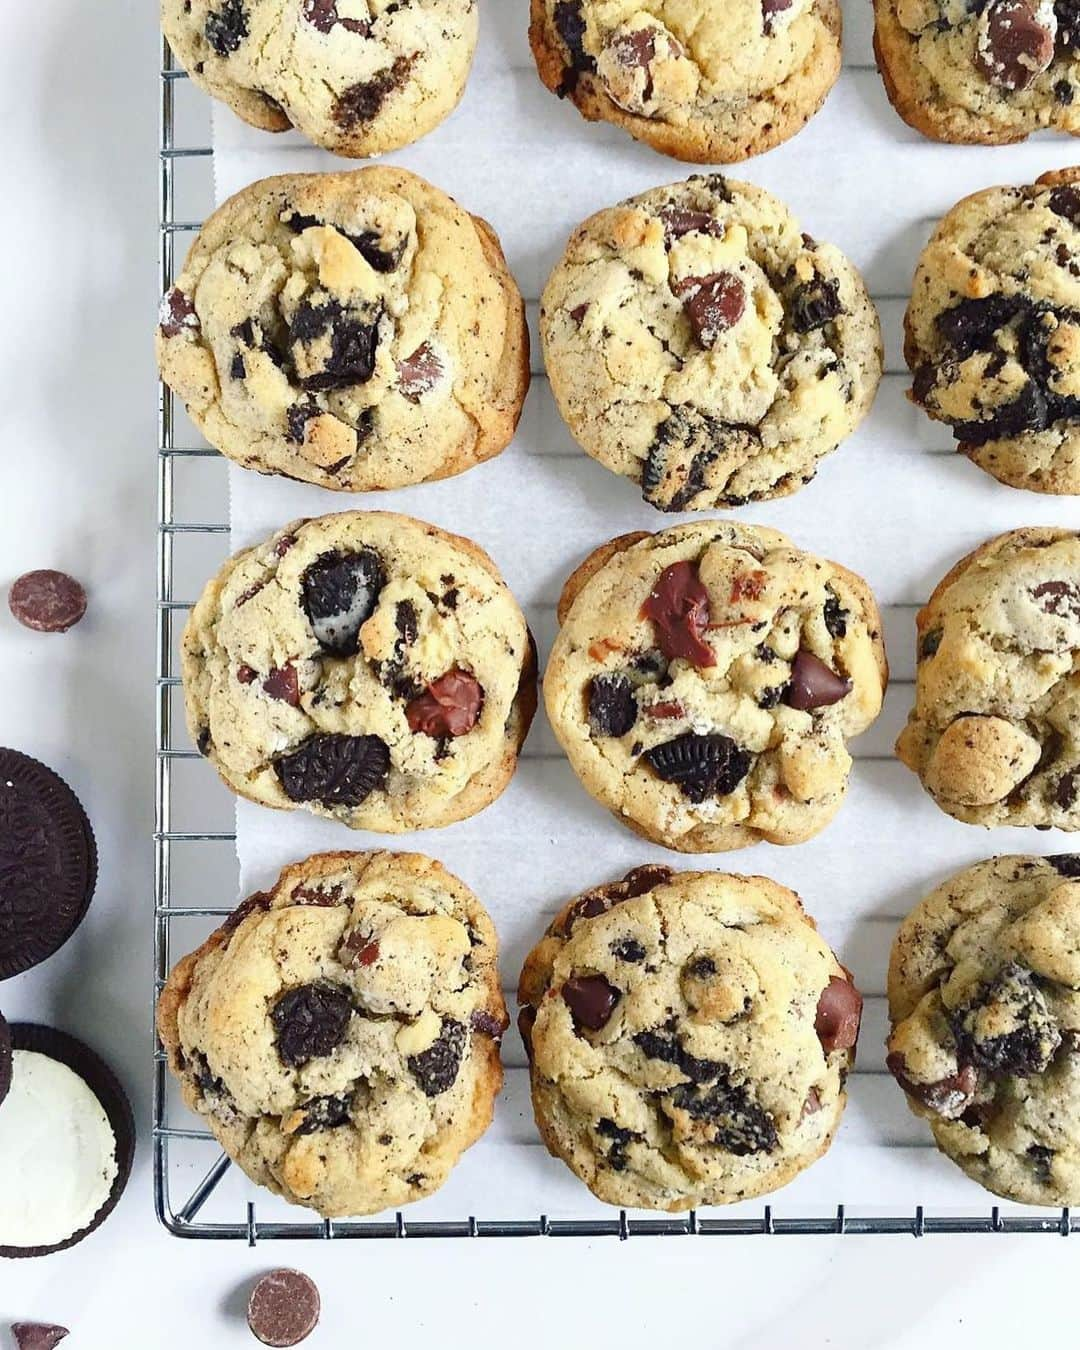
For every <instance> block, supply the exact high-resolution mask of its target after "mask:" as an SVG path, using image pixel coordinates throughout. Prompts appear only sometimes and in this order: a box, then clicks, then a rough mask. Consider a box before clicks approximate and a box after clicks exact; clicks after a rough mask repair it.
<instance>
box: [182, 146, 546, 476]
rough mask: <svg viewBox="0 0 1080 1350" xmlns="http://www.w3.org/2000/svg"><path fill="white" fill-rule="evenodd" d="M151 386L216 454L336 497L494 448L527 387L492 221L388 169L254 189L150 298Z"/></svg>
mask: <svg viewBox="0 0 1080 1350" xmlns="http://www.w3.org/2000/svg"><path fill="white" fill-rule="evenodd" d="M157 351H158V363H159V365H160V367H161V375H162V379H163V380H164V381H165V383H166V384H168V385H169V386H170V387H171V388H172V389H173V390H174V391H175V392H176V394H177V395H178V396H179V397H180V398H181V399H182V400H183V402H184V403H185V405H186V406H187V411H188V414H189V416H190V417H191V418H192V420H193V421H194V422H195V424H196V426H198V428H199V430H200V431H201V432H202V433H203V435H205V436H206V438H207V439H208V440H209V441H210V443H211V444H212V445H215V446H216V447H217V448H218V449H219V450H221V451H222V452H223V453H224V454H226V455H228V456H229V458H230V459H234V460H236V462H237V463H238V464H242V465H244V467H245V468H249V469H257V470H259V471H260V472H262V473H280V474H283V475H285V476H287V477H290V478H297V479H300V480H301V481H303V482H306V483H316V484H318V485H319V486H321V487H327V488H334V489H337V490H340V491H343V492H367V491H370V490H372V489H374V488H392V487H403V486H406V485H408V484H410V483H421V482H425V481H427V480H428V479H432V478H446V477H449V476H450V475H452V474H457V473H461V472H462V471H463V470H465V469H468V468H471V467H472V466H473V465H474V464H478V463H480V462H481V461H482V460H485V459H490V458H491V457H492V456H493V455H497V454H498V453H499V452H500V451H501V450H503V449H505V447H506V445H507V444H508V443H509V441H510V438H511V437H512V436H513V434H514V428H515V427H516V425H517V420H518V417H519V416H520V414H521V405H522V402H523V401H524V398H525V393H526V390H527V389H528V385H529V338H528V329H527V328H526V326H525V316H524V307H523V305H522V300H521V295H520V293H519V292H518V289H517V287H516V286H515V285H514V280H513V278H512V277H511V275H510V273H509V271H508V270H507V267H506V261H505V259H504V258H503V255H502V250H501V249H500V247H499V242H498V240H497V238H496V236H495V232H494V231H493V230H492V228H491V226H490V225H488V224H487V223H486V221H483V220H480V219H479V218H478V217H476V216H470V215H469V214H468V213H467V212H465V211H463V210H462V209H461V208H460V207H459V206H457V205H456V204H455V203H454V202H452V201H451V200H450V198H449V197H447V196H446V195H445V194H444V193H442V192H440V191H439V190H438V188H434V187H432V186H431V185H430V184H429V183H425V182H424V181H423V179H421V178H417V177H416V176H415V175H414V174H411V173H408V172H406V171H405V170H404V169H397V168H391V167H389V166H387V167H378V168H370V169H358V170H355V171H353V172H351V173H336V174H288V175H284V176H282V177H280V178H267V179H263V180H262V181H261V182H258V183H253V184H252V185H251V186H250V187H248V188H245V189H244V191H243V192H240V193H238V194H237V195H236V196H235V197H233V198H232V199H231V200H229V201H227V202H226V203H225V204H224V205H223V206H222V207H220V208H219V209H218V210H217V211H216V212H215V213H214V214H213V215H212V216H211V217H210V219H209V220H208V221H207V222H206V224H205V225H204V226H203V228H202V230H201V231H200V233H199V236H198V238H197V239H196V241H195V243H194V245H193V246H192V249H191V252H190V253H189V254H188V257H187V261H186V262H185V264H184V267H183V270H182V271H181V273H180V275H179V277H178V278H177V280H176V285H175V286H173V287H172V289H171V290H170V291H169V292H168V293H167V294H166V296H165V297H164V299H163V301H162V305H161V315H160V323H159V326H158V335H157Z"/></svg>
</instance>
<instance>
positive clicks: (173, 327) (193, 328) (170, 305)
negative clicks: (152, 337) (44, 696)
mask: <svg viewBox="0 0 1080 1350" xmlns="http://www.w3.org/2000/svg"><path fill="white" fill-rule="evenodd" d="M158 327H159V328H160V329H161V331H162V333H163V334H164V336H165V337H168V338H173V337H179V335H180V334H181V333H182V332H183V331H184V329H185V328H186V329H187V330H188V331H189V332H193V333H194V332H197V331H198V329H199V316H198V315H197V314H196V313H195V304H194V302H193V301H192V300H190V299H189V298H188V296H186V295H185V294H184V292H183V291H182V290H181V289H180V288H179V286H173V287H172V289H171V290H169V291H166V293H165V295H164V297H163V299H162V301H161V308H160V310H159V311H158Z"/></svg>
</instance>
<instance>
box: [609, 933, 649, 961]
mask: <svg viewBox="0 0 1080 1350" xmlns="http://www.w3.org/2000/svg"><path fill="white" fill-rule="evenodd" d="M611 954H612V956H614V957H615V958H616V960H618V961H628V962H630V964H631V965H636V964H637V963H638V962H639V961H644V960H645V948H644V947H643V946H642V945H641V943H640V942H639V941H638V940H637V938H622V939H620V940H619V941H618V942H613V943H612V944H611Z"/></svg>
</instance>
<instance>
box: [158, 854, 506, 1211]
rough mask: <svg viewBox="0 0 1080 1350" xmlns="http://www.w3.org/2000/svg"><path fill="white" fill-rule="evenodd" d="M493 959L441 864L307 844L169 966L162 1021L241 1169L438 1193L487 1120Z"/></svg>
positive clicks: (330, 1185)
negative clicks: (310, 850) (318, 850)
mask: <svg viewBox="0 0 1080 1350" xmlns="http://www.w3.org/2000/svg"><path fill="white" fill-rule="evenodd" d="M497 955H498V953H497V948H496V938H495V930H494V928H493V927H492V924H491V920H490V919H489V918H488V915H487V913H486V912H485V910H484V909H483V907H482V906H481V904H480V902H479V901H478V900H477V898H476V896H474V895H473V894H472V892H471V891H470V890H469V889H468V888H467V887H466V886H464V885H463V884H462V883H461V882H460V881H458V880H457V878H456V877H454V876H451V874H450V873H449V872H447V871H446V869H445V868H444V867H443V866H442V865H441V864H440V863H437V862H434V861H432V860H431V859H430V858H425V857H422V856H420V855H419V854H407V853H381V852H380V853H323V854H318V855H316V856H314V857H311V858H307V859H305V860H304V861H303V862H298V863H294V864H293V865H292V866H291V867H286V868H285V870H284V871H283V872H282V873H281V875H280V877H278V879H277V882H276V883H275V884H274V886H273V888H272V889H271V890H270V891H268V892H265V893H259V894H256V895H253V896H251V897H250V898H249V899H248V900H246V901H245V902H244V903H243V904H242V905H240V906H239V908H238V909H237V910H236V911H235V912H234V913H233V914H232V915H231V917H230V918H229V919H227V920H226V921H225V923H224V924H223V925H222V926H221V927H220V928H219V929H218V930H217V931H216V932H214V933H212V934H211V935H210V937H209V938H208V939H207V940H206V942H204V943H203V945H202V946H201V947H200V948H199V950H198V951H196V952H194V953H192V954H191V955H190V956H185V957H184V958H183V960H182V961H180V962H179V963H178V964H177V966H176V967H175V969H174V970H173V972H172V974H171V975H170V976H169V979H168V981H167V983H166V985H165V988H164V990H163V991H162V994H161V999H160V1002H159V1004H158V1029H159V1032H160V1035H161V1039H162V1042H163V1043H164V1045H165V1047H166V1050H167V1051H168V1056H169V1067H170V1068H171V1069H172V1071H173V1073H174V1074H175V1075H176V1076H177V1078H178V1079H179V1080H180V1086H181V1089H182V1091H183V1098H184V1102H185V1104H186V1105H187V1106H188V1107H189V1108H190V1109H191V1110H192V1111H196V1112H197V1113H198V1114H199V1115H201V1116H203V1117H204V1118H205V1120H206V1123H207V1124H208V1125H209V1127H210V1129H211V1130H213V1132H214V1135H215V1136H216V1137H217V1139H218V1140H219V1142H220V1143H221V1146H222V1147H223V1148H224V1149H225V1151H226V1152H227V1153H228V1154H229V1156H230V1157H231V1158H233V1159H234V1161H235V1162H237V1163H238V1164H239V1165H240V1167H241V1168H243V1170H244V1172H246V1173H247V1175H248V1176H249V1177H250V1178H251V1179H252V1180H253V1181H256V1182H258V1183H259V1184H260V1185H262V1186H267V1187H269V1188H270V1189H271V1190H272V1191H274V1192H275V1193H276V1194H278V1195H282V1196H284V1197H285V1198H286V1199H287V1200H290V1201H292V1202H293V1203H294V1204H298V1205H307V1206H309V1207H310V1208H312V1209H316V1210H318V1212H319V1213H320V1214H322V1215H324V1216H326V1217H331V1218H332V1217H335V1216H339V1215H347V1214H371V1213H375V1212H377V1211H378V1210H382V1209H387V1208H390V1207H392V1206H397V1205H402V1204H405V1203H406V1202H408V1201H411V1200H419V1199H421V1198H422V1197H423V1196H425V1195H430V1194H431V1193H432V1192H433V1191H436V1190H438V1188H439V1187H440V1186H441V1185H442V1184H443V1182H444V1181H445V1180H446V1178H447V1176H448V1175H449V1173H450V1170H451V1168H452V1167H453V1166H454V1164H455V1163H456V1162H457V1160H458V1158H459V1157H460V1155H461V1154H462V1153H463V1152H464V1150H465V1149H467V1148H468V1147H469V1145H470V1144H473V1143H474V1142H475V1141H476V1140H477V1139H478V1138H479V1137H480V1135H481V1134H483V1132H484V1130H485V1129H487V1126H488V1125H489V1123H490V1121H491V1115H492V1110H493V1106H494V1100H495V1097H496V1095H497V1093H498V1091H499V1087H500V1084H501V1082H502V1066H501V1064H500V1060H499V1038H500V1037H501V1035H502V1032H503V1030H504V1028H505V1026H506V1007H505V1004H504V1003H503V997H502V993H501V991H500V988H499V978H498V970H497V965H496V961H497Z"/></svg>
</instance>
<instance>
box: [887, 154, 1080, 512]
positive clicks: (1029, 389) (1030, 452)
mask: <svg viewBox="0 0 1080 1350" xmlns="http://www.w3.org/2000/svg"><path fill="white" fill-rule="evenodd" d="M904 328H905V343H904V354H905V356H906V357H907V362H908V365H909V366H910V367H911V370H912V373H913V375H914V387H913V390H912V395H911V397H912V399H913V401H914V402H916V403H918V404H919V405H920V406H921V407H922V408H924V409H925V410H926V412H927V413H928V414H929V415H930V416H931V417H933V418H934V419H935V420H937V421H939V422H944V423H945V424H946V425H947V426H949V427H951V429H952V434H953V436H954V437H955V438H956V441H957V445H958V448H959V449H960V450H961V451H962V452H963V453H964V454H965V455H967V457H968V458H969V459H970V460H972V461H973V462H974V463H975V464H977V465H978V466H979V467H980V468H981V469H985V470H986V471H987V472H988V473H991V474H993V475H994V477H995V478H997V479H999V480H1000V481H1001V482H1003V483H1008V484H1009V485H1010V486H1012V487H1021V488H1028V489H1029V490H1030V491H1032V492H1055V493H1080V169H1061V170H1057V171H1055V172H1054V173H1047V174H1043V176H1042V177H1041V178H1039V179H1038V180H1037V181H1036V182H1035V183H1034V184H1033V185H1032V186H1031V187H1019V188H1013V187H998V188H987V189H986V190H985V191H983V192H976V193H975V194H974V195H973V196H971V197H965V198H964V200H963V201H961V202H959V203H958V204H957V205H956V206H954V207H953V208H952V210H951V211H949V212H948V213H947V214H946V216H945V217H944V219H943V220H942V221H941V223H940V225H938V227H937V229H936V230H935V231H934V235H933V237H932V238H931V240H930V243H929V244H928V245H927V247H926V249H925V250H924V251H923V254H922V257H921V258H920V259H919V265H918V268H917V270H916V273H915V282H914V286H913V290H912V297H911V302H910V304H909V305H908V310H907V315H906V317H905V321H904Z"/></svg>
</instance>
